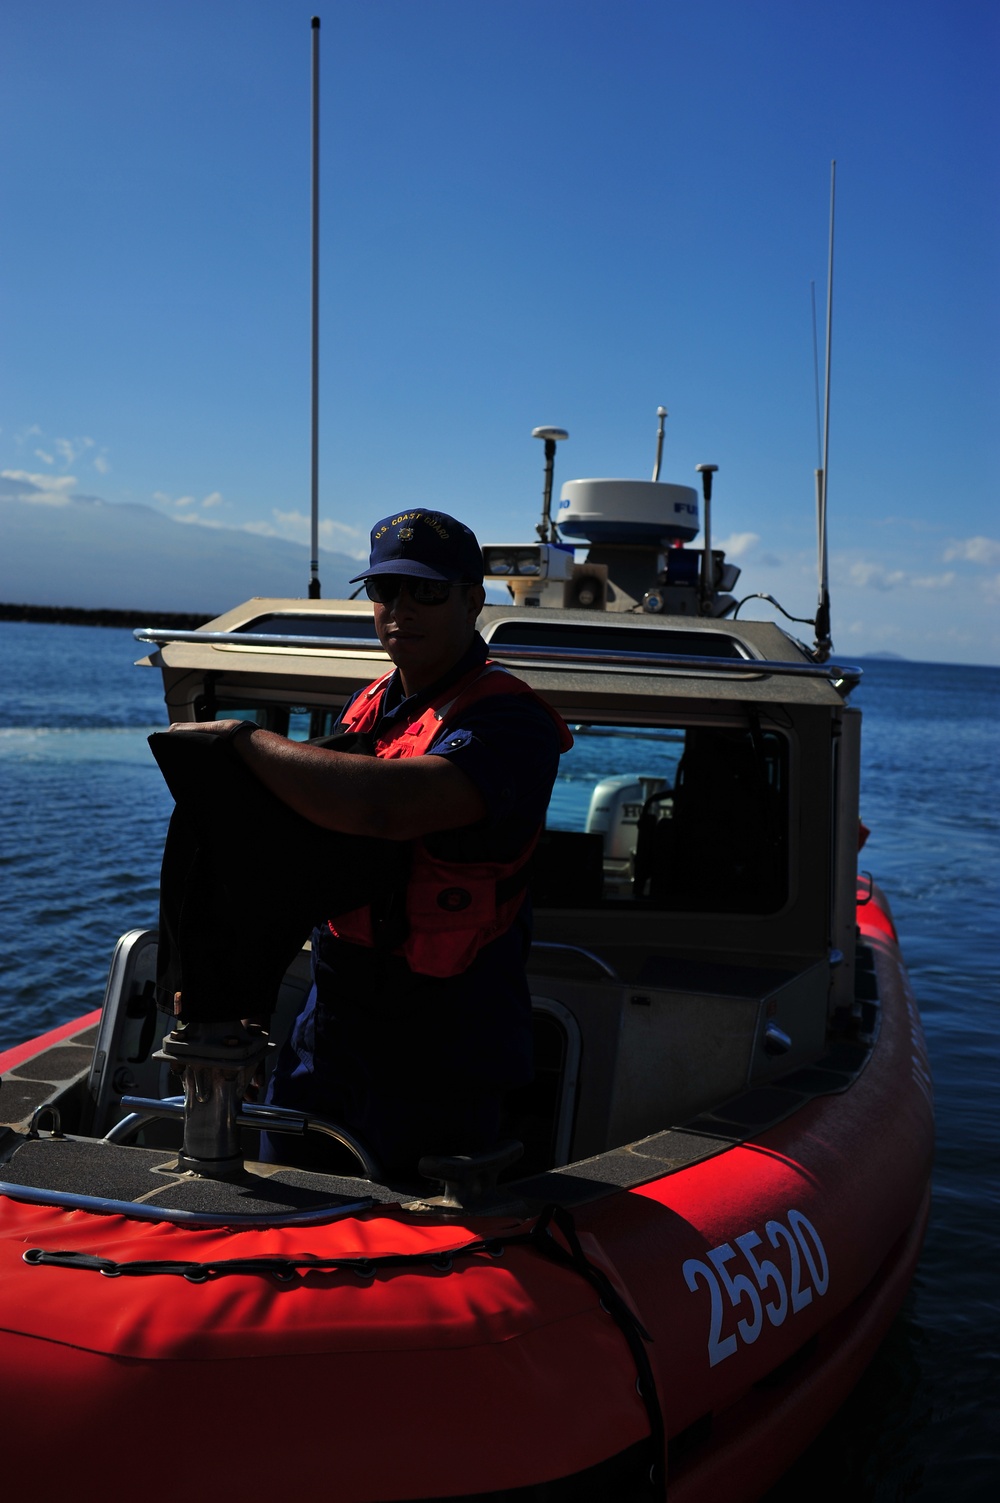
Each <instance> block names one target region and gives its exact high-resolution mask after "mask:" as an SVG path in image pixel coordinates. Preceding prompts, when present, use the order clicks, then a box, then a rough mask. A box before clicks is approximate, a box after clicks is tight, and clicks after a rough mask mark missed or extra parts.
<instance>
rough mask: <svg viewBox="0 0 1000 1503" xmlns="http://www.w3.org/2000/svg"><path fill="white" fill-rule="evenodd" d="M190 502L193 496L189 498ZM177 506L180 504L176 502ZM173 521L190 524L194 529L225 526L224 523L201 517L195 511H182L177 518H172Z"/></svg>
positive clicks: (212, 518)
mask: <svg viewBox="0 0 1000 1503" xmlns="http://www.w3.org/2000/svg"><path fill="white" fill-rule="evenodd" d="M191 500H194V497H193V496H192V497H191ZM177 504H178V505H180V502H178V503H177ZM174 521H175V522H190V523H192V524H193V525H194V526H195V527H225V525H226V524H225V522H217V521H216V520H215V518H214V517H203V516H202V515H201V513H200V512H197V511H182V512H181V513H180V515H179V516H177V517H175V518H174Z"/></svg>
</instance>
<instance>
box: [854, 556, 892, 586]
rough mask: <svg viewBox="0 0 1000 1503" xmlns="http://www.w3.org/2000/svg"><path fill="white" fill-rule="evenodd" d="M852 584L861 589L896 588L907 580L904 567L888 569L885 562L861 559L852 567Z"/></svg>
mask: <svg viewBox="0 0 1000 1503" xmlns="http://www.w3.org/2000/svg"><path fill="white" fill-rule="evenodd" d="M850 580H851V584H853V585H856V586H857V587H858V589H861V590H894V589H895V588H896V586H897V585H901V584H903V583H904V582H905V580H906V575H905V574H904V572H903V570H902V569H887V568H886V567H885V566H884V564H871V563H866V562H863V561H859V562H858V563H856V564H852V565H851V568H850Z"/></svg>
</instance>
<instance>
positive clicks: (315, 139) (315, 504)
mask: <svg viewBox="0 0 1000 1503" xmlns="http://www.w3.org/2000/svg"><path fill="white" fill-rule="evenodd" d="M310 554H311V557H310V559H309V599H310V600H318V599H319V598H320V584H319V16H313V18H312V506H311V530H310Z"/></svg>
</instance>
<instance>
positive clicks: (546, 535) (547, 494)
mask: <svg viewBox="0 0 1000 1503" xmlns="http://www.w3.org/2000/svg"><path fill="white" fill-rule="evenodd" d="M531 436H532V438H541V439H544V441H545V481H544V484H543V486H542V520H541V521H540V522H539V524H538V526H537V527H536V528H535V531H536V532H537V533H538V537H539V540H540V541H541V542H543V543H551V542H553V541H554V537H555V533H554V529H553V526H552V470H553V466H554V465H555V458H556V444H558V443H561V442H562V440H563V439H564V438H569V434H568V433H567V431H566V429H565V428H532V430H531Z"/></svg>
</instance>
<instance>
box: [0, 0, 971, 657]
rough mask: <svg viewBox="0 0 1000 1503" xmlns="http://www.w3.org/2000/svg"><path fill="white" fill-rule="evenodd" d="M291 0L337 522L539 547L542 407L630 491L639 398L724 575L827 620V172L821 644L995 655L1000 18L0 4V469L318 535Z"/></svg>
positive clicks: (567, 7)
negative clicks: (318, 270) (315, 105)
mask: <svg viewBox="0 0 1000 1503" xmlns="http://www.w3.org/2000/svg"><path fill="white" fill-rule="evenodd" d="M314 10H318V11H319V14H320V15H321V17H322V21H323V25H322V32H321V36H322V70H323V71H322V96H323V113H322V153H321V159H322V228H323V242H322V244H323V252H322V383H321V404H322V422H321V500H322V511H323V518H324V529H323V541H324V544H325V546H327V547H330V548H334V549H337V550H338V551H344V552H349V553H358V554H360V553H363V552H365V550H366V541H367V531H368V528H369V526H370V524H371V522H372V521H373V520H375V519H376V518H377V517H380V516H382V515H384V514H386V513H387V512H390V511H393V510H395V509H397V508H399V507H401V506H403V505H412V504H435V505H439V506H441V507H443V508H444V509H445V510H448V511H451V512H454V513H457V514H458V515H460V516H462V517H463V518H464V519H466V520H468V521H469V522H470V523H471V524H472V525H473V526H474V527H475V528H476V530H477V531H478V532H479V534H480V536H481V537H482V538H483V539H484V540H486V541H489V540H497V541H501V540H503V541H508V540H510V539H512V538H515V537H530V536H531V535H532V533H533V530H534V524H535V522H536V520H537V517H538V511H539V502H540V493H541V461H542V454H541V446H540V445H539V444H538V443H536V442H533V441H532V439H531V437H530V434H531V429H532V428H533V427H534V426H536V425H539V424H559V425H561V426H564V427H566V428H568V429H569V430H570V434H571V438H570V441H569V442H568V443H566V444H563V445H561V446H560V449H559V455H558V463H557V483H558V482H559V481H562V480H568V479H572V478H576V477H580V476H589V475H620V476H637V477H640V478H641V477H648V475H649V473H650V471H651V467H652V462H653V457H654V449H655V432H656V418H655V413H656V408H657V405H658V404H659V403H662V404H663V405H664V406H666V407H667V408H668V410H669V412H670V418H669V421H668V426H667V444H666V450H665V457H664V466H663V478H665V479H670V480H675V481H680V482H683V483H694V479H695V476H694V466H695V464H697V463H698V462H699V461H708V462H713V463H716V464H718V465H719V467H720V469H719V474H718V476H717V479H716V489H715V495H714V501H713V532H714V533H715V535H716V540H723V541H724V540H726V539H728V540H729V542H730V555H731V556H734V557H735V558H736V561H737V562H739V563H740V565H741V566H742V568H743V577H742V579H741V581H740V585H739V587H738V590H737V593H743V592H744V590H746V591H749V590H756V589H767V590H770V591H771V592H772V593H774V594H775V595H777V596H778V598H779V599H780V600H781V601H782V602H783V604H784V605H785V606H786V607H787V609H789V610H790V611H792V612H793V613H794V614H796V615H807V614H811V613H812V609H813V606H814V602H815V594H816V584H815V542H814V481H813V470H814V468H815V466H816V464H817V437H816V403H815V394H814V386H813V347H812V325H811V306H810V285H811V283H812V282H815V284H816V300H817V304H818V309H819V318H820V337H821V340H822V323H823V312H824V300H825V287H826V257H827V213H828V200H829V171H830V161H831V159H832V158H836V160H837V251H836V257H837V261H836V301H835V310H834V338H833V393H832V416H831V434H830V438H831V447H830V481H829V486H830V491H829V495H830V512H831V534H830V547H831V584H832V599H833V636H834V641H835V644H836V647H837V651H838V653H839V654H840V655H841V656H844V657H850V656H851V655H860V654H862V653H864V652H870V651H879V650H892V651H897V652H901V653H904V654H905V655H906V656H908V657H913V658H922V659H930V660H943V661H956V662H984V663H1000V511H998V507H997V495H996V491H997V482H996V476H997V473H998V458H1000V455H998V447H1000V444H998V438H997V433H998V423H997V418H996V411H997V397H998V395H1000V353H998V352H1000V293H998V262H1000V222H998V221H1000V210H998V204H1000V194H998V186H1000V184H998V176H1000V173H998V159H1000V150H998V145H1000V128H998V127H1000V107H998V104H997V95H998V92H1000V91H998V90H997V88H996V78H997V74H998V63H1000V6H998V5H997V3H996V0H907V3H906V4H899V3H890V0H863V3H861V0H839V3H837V4H836V5H834V4H818V3H813V0H530V3H527V0H338V3H337V4H336V5H335V6H332V5H330V6H323V5H322V4H319V5H316V4H299V3H298V0H169V3H168V0H156V3H154V0H48V3H46V4H44V5H42V4H38V3H37V0H5V3H4V5H3V8H2V10H0V201H2V203H3V206H4V213H3V215H2V224H0V472H3V473H4V474H5V476H6V478H7V481H8V484H7V487H6V489H7V491H8V492H10V493H12V494H16V492H17V487H18V477H30V479H28V480H26V481H25V483H24V496H25V500H24V502H23V503H21V504H32V503H31V500H30V499H29V498H31V497H34V498H35V500H36V501H37V498H38V495H39V492H40V491H41V492H42V493H46V494H48V495H49V496H50V497H53V496H54V497H56V498H58V497H59V496H67V495H71V494H83V495H96V496H100V497H103V498H104V499H105V500H107V501H110V502H124V501H131V502H139V503H141V504H143V505H147V506H150V507H152V508H154V509H156V510H158V511H160V512H161V513H163V514H166V515H171V516H173V517H175V518H177V519H178V520H179V521H185V522H186V523H187V524H188V525H189V526H190V527H192V528H197V527H198V526H225V527H238V528H249V529H251V530H254V531H257V532H261V533H263V534H265V535H267V534H268V533H273V534H274V535H278V536H282V537H286V538H301V539H302V541H303V545H304V552H305V553H306V555H307V552H308V550H307V548H306V547H305V545H306V542H307V538H308V523H307V516H308V508H309V484H310V480H309V67H310V64H309V54H310V26H309V20H310V16H311V15H312V13H313V12H314ZM32 487H34V489H33V488H32ZM12 504H16V503H12ZM57 512H58V508H54V509H53V517H54V519H55V520H54V522H53V525H57V520H58V519H57ZM195 536H196V534H195V533H193V534H192V537H193V538H194V537H195ZM304 579H305V575H304ZM762 614H767V612H766V609H765V610H764V611H763V612H762Z"/></svg>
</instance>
